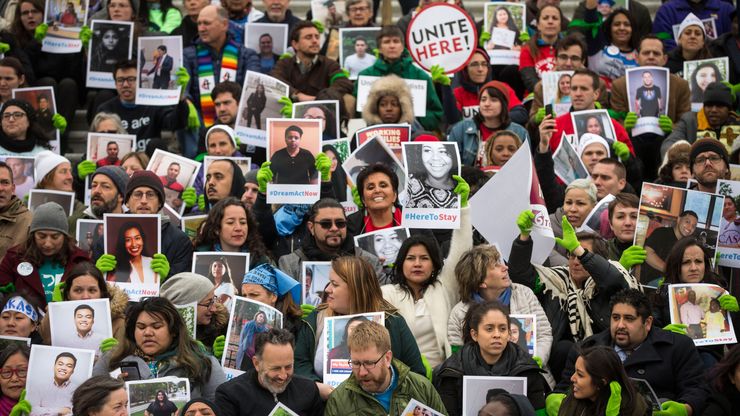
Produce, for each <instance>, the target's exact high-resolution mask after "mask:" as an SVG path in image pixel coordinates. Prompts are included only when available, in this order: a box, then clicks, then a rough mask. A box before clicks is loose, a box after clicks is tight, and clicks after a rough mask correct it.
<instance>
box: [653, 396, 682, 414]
mask: <svg viewBox="0 0 740 416" xmlns="http://www.w3.org/2000/svg"><path fill="white" fill-rule="evenodd" d="M660 407H661V409H663V410H659V411H657V412H653V416H689V411H688V409H686V406H685V405H683V404H682V403H679V402H674V401H673V400H668V401H665V402H663V404H662V405H660Z"/></svg>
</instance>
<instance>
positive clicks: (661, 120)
mask: <svg viewBox="0 0 740 416" xmlns="http://www.w3.org/2000/svg"><path fill="white" fill-rule="evenodd" d="M658 126H660V129H661V130H663V133H665V134H668V133H670V132H672V131H673V120H671V118H670V117H668V116H667V115H665V114H663V115H662V116H660V117H658Z"/></svg>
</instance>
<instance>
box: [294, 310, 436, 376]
mask: <svg viewBox="0 0 740 416" xmlns="http://www.w3.org/2000/svg"><path fill="white" fill-rule="evenodd" d="M326 311H327V310H326V309H325V308H324V309H319V308H317V309H316V310H314V311H313V312H311V313H310V314H309V315H308V316H307V317H306V318H305V319H303V320H302V321H301V324H302V325H301V326H300V328H298V335H297V336H296V340H295V353H294V356H295V363H294V368H295V374H297V375H301V376H304V377H308V378H310V379H312V380H315V381H321V379H322V376H319V375H317V374H316V372H315V371H314V365H313V364H314V356H315V355H316V346H317V345H318V343H319V342H321V335H322V331H323V327H324V318H325V317H326ZM319 315H321V316H319ZM385 327H386V329H388V332H389V333H390V336H391V351H393V357H395V358H397V359H399V360H400V361H401V362H403V363H404V364H406V365H408V366H409V367H410V368H411V370H412V371H413V372H415V373H418V374H421V375H425V374H426V369H425V368H424V364H422V362H421V354H420V353H419V347H418V346H417V345H416V339H414V336H413V335H412V334H411V330H410V329H409V327H408V325H407V324H406V321H405V320H404V319H403V317H402V316H401V315H398V314H397V313H395V312H386V313H385ZM322 361H323V360H322Z"/></svg>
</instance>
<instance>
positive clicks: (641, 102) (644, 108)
mask: <svg viewBox="0 0 740 416" xmlns="http://www.w3.org/2000/svg"><path fill="white" fill-rule="evenodd" d="M635 109H637V111H636V113H637V114H638V115H639V116H640V117H658V116H660V114H661V113H662V112H663V94H662V91H661V90H660V87H658V86H657V85H655V82H654V81H653V74H652V72H650V71H644V72H643V73H642V85H641V86H640V87H638V88H637V94H635Z"/></svg>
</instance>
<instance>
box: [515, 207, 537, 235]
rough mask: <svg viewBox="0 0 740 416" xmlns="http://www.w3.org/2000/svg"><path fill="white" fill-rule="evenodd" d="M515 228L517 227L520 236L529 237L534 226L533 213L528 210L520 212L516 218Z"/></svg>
mask: <svg viewBox="0 0 740 416" xmlns="http://www.w3.org/2000/svg"><path fill="white" fill-rule="evenodd" d="M516 226H517V227H519V232H520V233H522V235H525V236H529V234H531V233H532V227H533V226H534V212H532V210H530V209H525V210H524V211H522V212H520V213H519V216H518V217H516Z"/></svg>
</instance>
